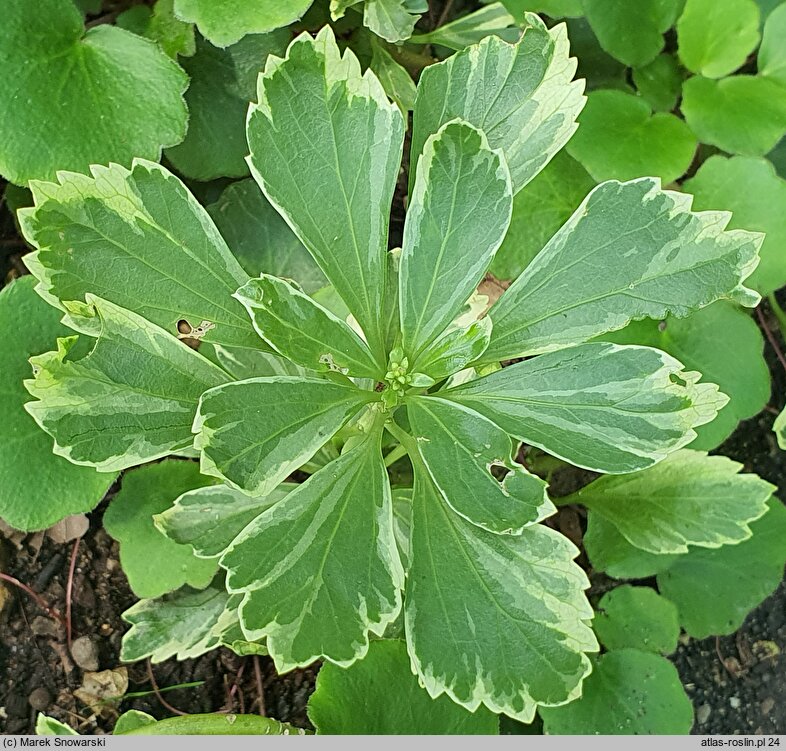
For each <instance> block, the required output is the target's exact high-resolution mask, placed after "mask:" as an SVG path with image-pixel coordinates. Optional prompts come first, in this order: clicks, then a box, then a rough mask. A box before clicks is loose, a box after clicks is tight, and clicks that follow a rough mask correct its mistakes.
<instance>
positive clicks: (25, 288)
mask: <svg viewBox="0 0 786 751" xmlns="http://www.w3.org/2000/svg"><path fill="white" fill-rule="evenodd" d="M34 282H35V280H34V279H33V278H32V277H30V276H24V277H22V278H21V279H17V280H16V281H14V282H11V284H9V285H8V286H6V287H5V288H4V289H3V290H2V291H0V334H2V338H3V347H2V349H1V350H0V372H2V374H3V385H2V388H1V389H0V423H2V425H3V431H4V435H3V438H2V440H0V518H2V519H4V520H5V521H6V522H7V523H8V524H10V525H11V526H12V527H14V528H16V529H21V530H24V531H32V530H38V529H45V528H46V527H49V526H51V525H52V524H54V523H55V522H57V521H60V519H63V518H65V517H66V516H70V515H71V514H79V513H82V512H86V511H91V510H92V509H93V508H94V507H95V506H97V505H98V503H99V501H100V500H101V499H102V498H103V497H104V494H105V493H106V491H107V490H108V489H109V486H110V485H111V484H112V482H113V481H114V479H115V475H114V474H99V473H98V472H96V471H95V470H93V469H90V468H88V467H77V466H76V465H74V464H71V462H69V461H67V460H66V459H64V458H63V457H60V456H55V455H54V454H53V453H52V439H51V438H50V437H49V436H48V435H46V434H45V433H44V432H42V431H41V429H40V428H39V427H38V426H37V425H36V424H35V422H34V421H33V418H32V417H31V416H30V415H29V414H27V412H26V411H25V409H24V406H23V405H24V404H25V402H27V401H28V400H29V395H28V393H27V391H26V390H25V387H24V386H23V384H22V381H23V379H24V378H27V377H29V376H30V374H31V370H30V364H29V363H28V358H29V357H31V356H32V355H36V354H38V353H39V352H42V351H44V350H46V349H48V348H49V347H51V346H52V344H53V343H54V341H55V339H56V337H58V336H64V335H67V334H69V333H71V332H69V330H68V329H67V328H66V327H65V326H63V325H62V324H61V323H60V322H59V318H60V314H59V312H58V311H57V310H55V308H53V307H51V306H50V305H47V303H45V302H44V301H43V300H42V299H41V298H40V297H39V296H38V295H37V294H36V293H35V291H34V290H33V284H34ZM20 457H24V461H25V463H26V464H28V466H30V467H34V468H35V471H34V472H20V471H19V458H20Z"/></svg>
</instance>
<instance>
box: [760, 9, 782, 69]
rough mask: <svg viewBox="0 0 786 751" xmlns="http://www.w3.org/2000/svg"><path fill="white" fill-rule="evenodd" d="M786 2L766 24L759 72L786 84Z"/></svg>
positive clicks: (774, 12)
mask: <svg viewBox="0 0 786 751" xmlns="http://www.w3.org/2000/svg"><path fill="white" fill-rule="evenodd" d="M784 40H786V4H784V5H780V6H779V7H777V8H776V9H775V10H774V11H773V12H772V14H771V15H770V16H769V18H768V19H767V22H766V23H765V24H764V36H763V37H762V40H761V47H759V56H758V68H759V73H760V74H761V75H763V76H767V77H768V78H772V79H773V80H774V81H777V82H778V83H780V84H786V43H784Z"/></svg>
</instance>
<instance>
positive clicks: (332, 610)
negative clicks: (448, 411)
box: [221, 430, 404, 672]
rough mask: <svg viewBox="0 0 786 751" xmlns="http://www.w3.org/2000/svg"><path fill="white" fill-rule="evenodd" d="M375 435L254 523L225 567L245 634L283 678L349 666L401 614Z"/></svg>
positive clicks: (399, 578) (399, 573)
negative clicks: (312, 668) (238, 598)
mask: <svg viewBox="0 0 786 751" xmlns="http://www.w3.org/2000/svg"><path fill="white" fill-rule="evenodd" d="M380 433H381V431H379V430H377V431H376V432H375V433H372V434H371V435H369V436H367V437H366V438H365V439H364V440H362V441H361V442H360V443H359V444H356V445H354V446H353V447H352V448H349V449H346V450H345V453H344V454H342V455H341V456H340V457H339V458H338V459H336V460H335V461H333V462H331V463H330V464H328V465H327V466H326V467H324V468H323V469H321V470H320V471H319V472H317V473H316V474H314V475H312V476H311V477H310V478H309V479H308V480H306V482H304V483H303V484H302V485H300V486H298V488H297V489H296V490H293V491H292V492H291V493H289V494H288V495H287V496H286V498H284V499H283V500H282V501H280V502H279V503H277V504H276V505H275V506H273V507H272V508H270V509H269V510H267V511H266V512H265V513H263V514H262V515H261V516H259V517H258V518H257V519H256V520H254V521H253V522H251V524H249V525H248V526H247V527H246V528H245V529H244V530H243V532H241V533H240V535H239V536H238V537H237V538H236V539H235V541H234V542H233V543H232V545H231V547H230V548H229V550H227V552H225V553H224V555H223V556H222V558H221V565H222V566H223V567H224V568H226V569H227V571H228V572H229V574H228V577H227V588H228V589H229V590H230V591H231V592H238V593H244V598H243V603H242V605H241V609H240V610H241V624H242V626H243V631H244V632H245V634H246V636H247V637H248V638H252V639H261V638H262V637H267V647H268V650H269V652H270V655H271V657H272V658H273V660H274V661H275V664H276V669H277V670H278V671H279V672H285V671H287V670H291V669H292V668H295V667H298V666H303V665H308V664H310V663H311V662H313V661H314V660H316V659H320V658H326V659H328V660H330V661H332V662H335V663H337V664H339V665H343V666H347V665H350V664H352V663H353V662H354V661H355V660H357V659H359V658H361V657H363V656H364V655H365V653H366V651H367V650H368V639H369V633H374V634H376V635H378V636H380V635H382V633H383V632H384V630H385V627H386V626H387V625H388V624H389V623H391V622H392V621H393V620H394V619H395V618H396V616H397V615H398V612H399V610H400V608H401V591H400V590H401V588H402V587H403V584H404V572H403V569H402V568H401V562H400V560H399V556H398V551H397V549H396V542H395V539H394V537H393V512H392V508H391V498H390V486H389V485H388V479H387V472H386V470H385V465H384V464H383V462H382V454H381V453H380V445H379V442H380Z"/></svg>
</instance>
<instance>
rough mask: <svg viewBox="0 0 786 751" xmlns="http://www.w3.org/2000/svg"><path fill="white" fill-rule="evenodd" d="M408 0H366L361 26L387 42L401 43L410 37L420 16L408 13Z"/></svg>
mask: <svg viewBox="0 0 786 751" xmlns="http://www.w3.org/2000/svg"><path fill="white" fill-rule="evenodd" d="M409 4H410V3H409V0H366V2H365V6H364V8H363V24H364V25H365V26H367V27H368V28H369V29H371V31H373V32H374V33H375V34H376V35H377V36H381V37H382V38H383V39H387V41H388V42H403V41H404V40H405V39H409V38H410V37H411V36H412V30H413V29H414V28H415V24H416V23H417V21H418V19H419V18H420V15H419V14H417V13H410V11H409V7H408V6H409Z"/></svg>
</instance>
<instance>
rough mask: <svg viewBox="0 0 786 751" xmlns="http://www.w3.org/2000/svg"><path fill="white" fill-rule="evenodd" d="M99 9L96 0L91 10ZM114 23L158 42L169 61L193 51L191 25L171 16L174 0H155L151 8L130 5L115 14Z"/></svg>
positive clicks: (193, 40)
mask: <svg viewBox="0 0 786 751" xmlns="http://www.w3.org/2000/svg"><path fill="white" fill-rule="evenodd" d="M88 1H90V0H88ZM100 10H101V0H98V8H97V9H96V10H94V11H92V12H94V13H96V14H97V13H99V12H100ZM115 24H116V25H117V26H119V27H120V28H121V29H125V30H126V31H131V32H133V33H134V34H139V36H143V37H147V38H148V39H152V40H153V41H154V42H158V44H159V45H160V47H161V49H162V50H164V52H166V54H167V55H169V57H171V58H172V59H173V60H177V57H178V55H181V56H183V57H190V56H191V55H193V54H194V52H195V51H196V39H195V34H194V25H193V24H190V23H186V22H185V21H181V20H180V19H179V18H178V17H177V16H176V15H175V2H174V0H156V2H155V5H154V6H153V7H152V8H151V7H149V6H147V5H132V6H131V7H130V8H129V9H128V10H124V11H123V12H122V13H120V14H119V15H118V16H117V20H116V21H115Z"/></svg>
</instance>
